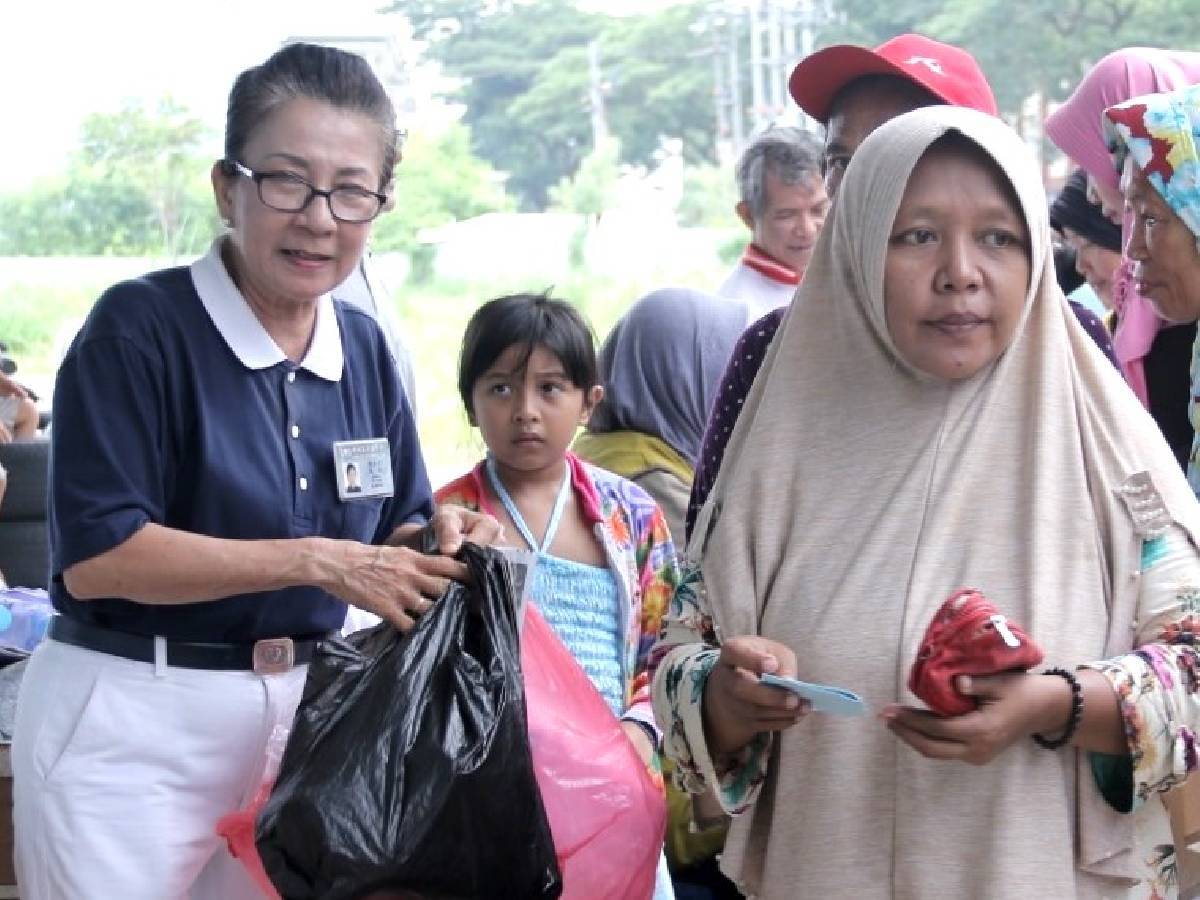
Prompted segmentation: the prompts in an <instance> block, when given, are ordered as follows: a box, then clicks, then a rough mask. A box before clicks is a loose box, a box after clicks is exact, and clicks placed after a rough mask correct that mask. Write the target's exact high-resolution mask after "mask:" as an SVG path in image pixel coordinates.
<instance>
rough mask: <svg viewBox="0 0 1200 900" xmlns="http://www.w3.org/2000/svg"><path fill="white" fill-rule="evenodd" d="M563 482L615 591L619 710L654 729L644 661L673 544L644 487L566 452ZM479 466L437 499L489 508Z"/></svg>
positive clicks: (665, 596) (667, 587) (668, 583)
mask: <svg viewBox="0 0 1200 900" xmlns="http://www.w3.org/2000/svg"><path fill="white" fill-rule="evenodd" d="M567 465H568V466H569V467H570V470H571V484H572V487H573V488H574V491H575V497H576V499H577V500H578V502H579V506H580V509H581V510H582V512H583V515H584V518H586V519H587V520H588V522H589V523H591V525H592V530H593V532H594V533H595V535H596V539H597V540H599V541H600V543H601V544H602V545H603V547H604V553H605V556H606V557H607V558H608V567H609V569H610V570H611V571H612V573H613V575H614V576H615V578H616V582H617V591H618V594H619V596H620V599H621V610H620V613H621V623H620V627H621V632H622V633H623V634H624V635H625V654H624V657H623V658H622V660H621V664H622V674H623V676H624V681H625V715H624V716H623V718H626V719H632V720H634V721H637V722H641V723H643V724H644V725H646V726H648V727H649V728H650V729H651V730H652V731H653V732H654V733H655V734H661V732H660V731H659V729H658V726H657V725H656V724H655V722H654V711H653V709H652V708H651V703H650V681H649V675H648V673H647V667H648V663H649V657H650V648H651V647H652V646H654V643H655V641H656V640H657V639H658V633H659V630H660V628H661V626H662V618H663V614H664V613H665V612H666V610H667V606H668V604H669V603H670V602H671V596H672V594H673V593H674V591H675V586H676V584H677V583H678V581H679V567H678V564H677V562H676V558H675V547H674V545H673V544H672V543H671V534H670V532H669V531H668V529H667V523H666V519H664V518H663V514H662V511H661V510H660V509H659V508H658V504H656V503H655V502H654V500H653V499H651V497H650V495H649V494H647V493H646V492H645V491H644V490H642V489H641V488H640V487H638V486H637V485H636V484H634V483H633V482H632V481H628V480H626V479H624V478H621V477H620V476H619V475H614V474H613V473H611V472H607V471H605V470H604V469H598V468H596V467H595V466H591V465H588V464H587V463H585V462H584V461H583V460H581V459H579V457H577V456H575V455H574V454H573V453H568V454H567ZM486 481H487V473H486V471H485V470H484V464H483V463H480V464H479V465H478V466H476V467H475V468H474V469H473V470H471V471H470V472H468V473H467V474H466V475H463V476H462V477H461V478H458V479H456V480H454V481H452V482H450V483H449V484H448V485H446V486H445V487H443V488H442V489H441V490H439V491H437V492H436V494H435V495H434V496H435V498H436V500H437V502H438V503H439V504H441V503H445V504H453V505H455V506H463V507H466V508H467V509H472V510H476V511H479V512H485V513H488V514H491V515H495V514H496V510H495V509H494V508H493V506H492V504H491V503H490V502H489V499H488V494H487V491H485V490H484V484H485V483H486Z"/></svg>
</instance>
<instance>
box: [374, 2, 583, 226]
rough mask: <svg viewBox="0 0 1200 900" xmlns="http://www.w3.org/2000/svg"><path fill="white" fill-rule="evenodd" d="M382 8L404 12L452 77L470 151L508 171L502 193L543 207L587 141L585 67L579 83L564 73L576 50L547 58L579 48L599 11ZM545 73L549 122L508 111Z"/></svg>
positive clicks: (540, 6)
mask: <svg viewBox="0 0 1200 900" xmlns="http://www.w3.org/2000/svg"><path fill="white" fill-rule="evenodd" d="M391 9H392V10H393V11H395V12H400V13H403V14H404V15H405V16H407V17H408V19H409V21H410V22H411V24H412V26H413V30H414V33H415V34H416V36H417V37H419V38H421V39H423V40H426V41H428V42H429V51H428V52H429V54H430V56H431V57H432V58H433V59H434V60H436V61H437V62H439V63H440V64H441V66H442V68H443V69H444V71H445V72H446V73H447V74H448V75H451V76H453V77H455V78H457V79H461V87H460V88H459V89H458V90H457V91H456V92H455V95H454V99H455V100H458V101H459V102H461V103H463V104H464V105H465V106H466V113H465V115H464V118H463V121H464V123H465V124H466V125H467V126H468V127H469V128H470V130H471V136H472V147H473V149H474V151H475V153H476V154H477V155H479V156H480V157H482V158H483V159H486V160H487V161H488V162H489V163H491V164H492V165H493V166H494V167H496V168H497V169H499V170H501V171H503V172H507V173H509V181H508V186H509V190H510V191H512V193H513V194H515V195H516V196H518V197H520V198H521V201H522V204H523V205H524V206H526V207H527V208H535V209H541V208H543V207H544V206H545V203H546V199H547V191H548V189H549V187H550V186H551V185H552V184H555V183H557V182H558V180H559V179H560V178H561V177H562V176H563V175H565V174H567V173H569V172H572V171H574V170H575V168H576V167H577V166H578V165H579V162H580V160H581V159H582V158H583V156H584V154H586V153H587V151H588V149H589V148H590V146H591V140H590V132H589V124H588V111H587V107H586V103H587V92H586V87H587V70H586V65H585V66H583V68H582V80H580V79H579V77H578V73H577V72H574V73H573V72H571V71H569V69H570V68H571V66H570V63H571V62H572V61H577V59H578V58H577V56H569V57H568V59H567V60H566V61H558V62H555V57H556V56H557V55H558V54H559V53H560V52H561V51H564V50H573V51H575V52H576V53H577V52H578V49H579V48H580V47H586V45H587V43H588V41H589V40H591V39H592V38H594V37H595V36H596V35H597V34H598V33H599V30H600V23H599V17H597V16H594V15H590V14H588V13H584V12H581V11H580V10H578V9H577V8H576V7H575V6H574V4H573V3H571V2H570V0H537V2H533V3H528V2H527V3H517V2H512V0H497V2H492V3H487V4H478V3H469V2H463V0H397V2H396V3H394V4H393V5H392V7H391ZM544 70H545V71H546V72H548V75H547V78H546V80H547V81H548V82H549V84H548V85H546V86H543V88H542V93H543V95H546V96H548V97H549V98H550V99H551V101H552V102H553V103H555V104H562V105H561V106H560V108H559V109H558V113H557V116H556V117H555V121H554V123H553V127H550V128H547V127H546V126H547V123H548V120H549V119H550V115H549V110H547V111H546V112H547V115H546V116H545V117H544V118H542V119H540V120H539V119H538V117H537V116H536V115H532V113H536V112H537V110H529V109H528V108H527V110H526V115H525V116H524V118H523V119H518V118H517V117H516V116H514V115H513V114H512V109H511V107H512V106H513V104H514V103H516V102H517V100H518V99H519V98H521V97H522V96H523V95H525V94H526V93H528V92H529V91H530V90H531V89H532V87H533V85H534V83H535V82H536V81H538V79H539V77H540V76H541V75H542V74H543V71H544ZM573 75H575V76H576V77H574V78H573V79H572V76H573ZM564 77H566V78H568V80H573V81H574V85H575V87H574V95H573V96H570V100H569V101H568V102H567V103H565V104H564V103H563V93H564V90H565V91H566V92H567V94H568V95H571V92H572V88H570V87H564V86H563V85H561V84H558V85H556V82H558V81H560V80H561V79H563V78H564Z"/></svg>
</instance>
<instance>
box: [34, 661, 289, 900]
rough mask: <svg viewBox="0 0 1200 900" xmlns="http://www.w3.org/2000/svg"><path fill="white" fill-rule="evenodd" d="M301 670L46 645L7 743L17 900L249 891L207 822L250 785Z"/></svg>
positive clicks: (148, 899)
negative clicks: (256, 669)
mask: <svg viewBox="0 0 1200 900" xmlns="http://www.w3.org/2000/svg"><path fill="white" fill-rule="evenodd" d="M306 670H307V666H298V667H296V668H295V669H293V670H292V671H290V672H288V673H285V674H282V675H267V676H261V675H255V674H254V673H253V672H212V671H202V670H198V669H181V668H171V667H167V666H157V667H156V666H155V665H153V664H149V663H140V662H133V661H131V660H126V659H121V658H120V657H115V656H109V655H108V654H104V653H96V652H93V651H91V650H84V649H82V648H79V647H73V646H70V645H68V644H62V643H59V642H57V641H53V640H48V641H45V642H44V643H43V644H42V645H41V646H40V647H38V649H37V650H36V651H35V652H34V654H33V656H32V658H31V659H30V661H29V664H28V668H27V671H26V673H25V677H24V679H23V681H22V684H21V693H20V698H19V700H18V704H17V722H16V731H15V734H14V740H13V754H12V761H13V824H14V830H15V838H16V865H17V882H18V885H19V888H20V893H21V897H22V900H76V898H79V900H92V898H97V897H112V898H117V897H119V898H121V900H183V898H194V900H208V898H212V900H243V898H244V900H257V898H261V896H262V895H261V893H260V892H259V891H258V889H257V888H256V887H255V886H254V885H253V883H252V882H251V881H250V879H249V878H248V877H247V876H246V875H245V874H244V873H243V871H242V868H241V863H239V862H238V861H237V860H236V859H233V858H232V857H231V856H230V855H229V853H228V851H227V850H226V849H225V841H224V839H223V838H219V837H218V836H217V833H216V823H217V820H218V819H220V818H221V817H222V816H223V815H225V814H226V813H230V812H233V811H234V810H236V809H239V808H241V807H242V806H244V805H246V803H247V802H248V801H249V799H250V797H251V796H253V794H254V792H255V791H256V790H257V788H258V786H259V784H260V783H261V781H262V777H263V768H264V764H265V760H266V744H267V739H268V737H269V736H270V734H271V732H272V730H273V729H274V727H275V726H276V725H277V724H279V723H285V724H287V725H290V723H291V721H292V718H293V717H294V716H295V712H296V706H297V704H298V703H299V700H300V694H301V691H302V690H303V687H304V677H305V673H306Z"/></svg>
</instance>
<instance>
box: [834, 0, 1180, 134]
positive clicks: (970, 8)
mask: <svg viewBox="0 0 1200 900" xmlns="http://www.w3.org/2000/svg"><path fill="white" fill-rule="evenodd" d="M836 10H837V12H836V14H835V16H834V17H833V19H832V21H831V22H830V23H829V25H828V26H827V27H826V28H825V29H824V30H823V31H822V33H821V35H820V38H821V43H822V44H823V45H824V44H829V43H838V42H841V41H851V42H854V43H862V44H867V45H874V44H878V43H881V42H883V41H885V40H887V39H888V38H890V37H894V36H896V35H898V34H902V33H904V32H908V31H914V32H919V33H921V34H926V35H928V36H930V37H933V38H937V39H938V40H942V41H946V42H948V43H951V44H956V45H958V46H960V47H963V48H964V49H966V50H968V51H970V52H971V54H972V55H974V56H975V58H976V59H977V60H978V61H979V64H980V67H981V68H982V69H983V71H984V74H986V75H987V78H988V81H989V83H990V84H991V86H992V90H993V92H994V93H995V95H996V101H997V103H998V105H999V106H1000V109H1001V111H1002V112H1004V113H1007V114H1010V115H1011V114H1015V113H1016V112H1017V111H1018V110H1019V108H1020V105H1021V103H1022V101H1024V100H1025V98H1027V97H1029V96H1031V95H1033V94H1035V93H1041V94H1043V95H1044V96H1045V97H1046V98H1047V99H1048V100H1061V99H1064V98H1065V97H1066V96H1067V94H1069V93H1070V92H1071V90H1072V89H1073V88H1074V86H1075V85H1076V84H1077V83H1078V81H1079V78H1080V76H1081V75H1083V73H1084V72H1086V71H1087V69H1088V67H1089V66H1091V65H1092V64H1093V63H1095V62H1096V60H1098V59H1099V58H1100V57H1101V56H1104V55H1105V54H1106V53H1108V52H1110V51H1112V50H1115V49H1117V48H1119V47H1130V46H1154V47H1190V46H1193V45H1194V44H1195V42H1196V41H1197V40H1198V39H1200V18H1198V17H1197V16H1196V15H1195V9H1194V0H1067V2H1063V0H1023V2H1021V3H1012V2H1010V0H945V2H941V0H898V2H896V3H892V4H877V3H874V2H872V0H840V2H838V3H837V7H836Z"/></svg>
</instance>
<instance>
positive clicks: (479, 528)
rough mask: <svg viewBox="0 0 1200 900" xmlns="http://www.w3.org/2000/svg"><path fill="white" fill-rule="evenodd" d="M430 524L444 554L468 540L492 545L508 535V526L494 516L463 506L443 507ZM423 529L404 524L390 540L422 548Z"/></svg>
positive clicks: (395, 544)
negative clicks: (506, 529) (506, 532)
mask: <svg viewBox="0 0 1200 900" xmlns="http://www.w3.org/2000/svg"><path fill="white" fill-rule="evenodd" d="M428 527H429V528H431V529H432V530H433V534H434V537H436V538H437V544H438V552H439V553H441V554H443V555H444V556H454V554H456V553H458V551H459V550H460V549H462V545H463V544H464V543H467V542H470V543H472V544H478V545H480V546H482V547H488V546H491V545H492V544H496V543H499V542H500V540H502V539H503V537H504V528H503V527H502V526H501V525H500V523H499V522H497V521H496V520H495V519H494V518H492V517H491V516H489V515H487V514H486V513H480V512H475V511H474V510H470V509H466V508H465V507H462V506H439V507H438V508H437V510H436V511H435V512H434V514H433V518H432V519H430V520H429V526H428ZM423 530H424V526H421V525H401V526H400V527H399V528H397V529H396V530H395V531H393V532H392V534H391V536H390V537H389V538H388V539H387V543H388V544H389V545H390V546H393V547H409V548H410V549H413V550H420V549H421V533H422V531H423Z"/></svg>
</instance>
